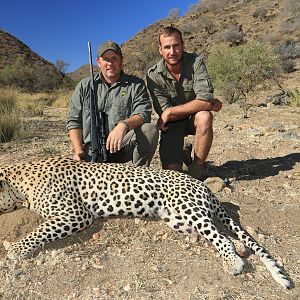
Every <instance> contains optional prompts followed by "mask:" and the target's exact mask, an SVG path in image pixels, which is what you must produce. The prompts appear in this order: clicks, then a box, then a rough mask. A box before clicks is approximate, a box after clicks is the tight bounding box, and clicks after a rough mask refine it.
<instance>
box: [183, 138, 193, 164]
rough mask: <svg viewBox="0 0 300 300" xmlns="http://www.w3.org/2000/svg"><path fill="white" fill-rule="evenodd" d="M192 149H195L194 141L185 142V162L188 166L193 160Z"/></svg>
mask: <svg viewBox="0 0 300 300" xmlns="http://www.w3.org/2000/svg"><path fill="white" fill-rule="evenodd" d="M192 150H193V145H192V143H190V142H184V145H183V162H184V164H185V165H186V166H187V167H189V165H190V164H191V163H192V162H193V159H192Z"/></svg>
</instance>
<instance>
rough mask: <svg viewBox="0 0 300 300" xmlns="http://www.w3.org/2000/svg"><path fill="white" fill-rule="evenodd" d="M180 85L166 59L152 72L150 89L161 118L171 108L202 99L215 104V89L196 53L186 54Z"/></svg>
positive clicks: (149, 73) (148, 78)
mask: <svg viewBox="0 0 300 300" xmlns="http://www.w3.org/2000/svg"><path fill="white" fill-rule="evenodd" d="M182 59H183V61H182V70H181V75H180V79H179V82H178V81H176V80H175V79H174V78H173V77H172V75H171V74H170V72H169V71H168V69H167V66H166V63H165V61H164V59H161V60H160V61H159V62H158V63H157V64H156V65H154V66H153V67H152V68H150V69H149V70H148V74H147V86H148V90H149V92H150V95H151V98H152V101H153V106H154V109H155V111H156V112H157V114H158V115H161V114H162V113H163V111H164V110H165V109H166V108H168V107H171V106H177V105H181V104H184V103H187V102H189V101H191V100H195V99H199V100H206V101H213V99H214V97H213V92H214V89H213V86H212V83H211V79H210V76H209V75H208V72H207V70H206V66H205V64H204V61H203V59H202V58H201V57H200V56H198V55H197V54H195V53H187V52H184V53H183V58H182Z"/></svg>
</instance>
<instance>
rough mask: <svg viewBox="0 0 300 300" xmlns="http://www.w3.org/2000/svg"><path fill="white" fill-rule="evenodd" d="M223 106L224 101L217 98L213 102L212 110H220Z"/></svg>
mask: <svg viewBox="0 0 300 300" xmlns="http://www.w3.org/2000/svg"><path fill="white" fill-rule="evenodd" d="M221 108H222V102H221V101H220V100H218V99H215V100H214V102H213V103H212V108H211V110H212V111H216V112H218V111H219V110H221Z"/></svg>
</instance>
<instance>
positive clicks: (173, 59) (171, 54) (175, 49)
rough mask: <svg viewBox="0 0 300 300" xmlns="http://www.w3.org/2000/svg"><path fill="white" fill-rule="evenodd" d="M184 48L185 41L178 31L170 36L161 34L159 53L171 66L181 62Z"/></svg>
mask: <svg viewBox="0 0 300 300" xmlns="http://www.w3.org/2000/svg"><path fill="white" fill-rule="evenodd" d="M183 49H184V46H183V42H182V40H181V38H180V35H179V34H178V33H177V32H174V33H172V34H171V35H170V36H165V35H161V36H160V46H159V53H160V55H161V56H162V57H163V59H164V60H165V61H166V62H167V64H169V65H170V66H176V65H178V64H179V63H180V62H181V59H182V54H183Z"/></svg>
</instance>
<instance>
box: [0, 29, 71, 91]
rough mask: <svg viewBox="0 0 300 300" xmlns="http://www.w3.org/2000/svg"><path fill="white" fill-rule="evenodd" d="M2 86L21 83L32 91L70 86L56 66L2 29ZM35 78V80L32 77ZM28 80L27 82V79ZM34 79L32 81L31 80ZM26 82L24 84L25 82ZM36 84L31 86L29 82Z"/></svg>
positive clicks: (0, 34)
mask: <svg viewBox="0 0 300 300" xmlns="http://www.w3.org/2000/svg"><path fill="white" fill-rule="evenodd" d="M0 71H2V72H0V85H1V86H3V85H4V86H6V85H11V84H14V82H20V83H21V84H22V86H20V87H21V88H23V89H26V90H30V91H37V90H47V89H50V90H52V89H53V88H57V87H58V86H60V85H61V84H62V83H63V82H64V83H68V84H70V79H66V78H65V75H64V74H63V73H61V72H60V71H59V70H58V69H57V68H56V67H55V65H54V64H52V63H50V62H49V61H47V60H45V59H44V58H43V57H41V56H40V55H38V54H37V53H35V52H33V51H32V50H31V49H30V48H29V47H28V46H27V45H25V44H24V43H23V42H22V41H20V40H19V39H17V38H16V37H14V36H13V35H11V34H10V33H8V32H6V31H4V30H1V29H0ZM32 76H34V78H33V77H32ZM26 78H27V79H28V81H27V82H25V79H26ZM31 79H32V80H31ZM23 81H24V82H23ZM30 81H31V82H35V83H36V84H35V85H34V86H33V85H29V83H28V82H30Z"/></svg>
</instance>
